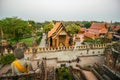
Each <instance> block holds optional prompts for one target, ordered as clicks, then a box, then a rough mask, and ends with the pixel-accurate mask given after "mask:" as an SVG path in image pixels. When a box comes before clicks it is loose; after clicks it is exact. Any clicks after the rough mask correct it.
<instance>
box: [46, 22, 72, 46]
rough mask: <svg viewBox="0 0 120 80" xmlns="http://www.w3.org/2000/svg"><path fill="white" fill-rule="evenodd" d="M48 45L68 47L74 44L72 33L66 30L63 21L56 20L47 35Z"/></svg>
mask: <svg viewBox="0 0 120 80" xmlns="http://www.w3.org/2000/svg"><path fill="white" fill-rule="evenodd" d="M47 42H48V47H62V46H65V47H68V46H71V45H72V39H71V36H70V34H68V33H67V32H66V29H65V27H64V26H63V24H62V23H61V22H56V23H55V25H54V26H53V28H52V29H51V31H49V32H48V36H47Z"/></svg>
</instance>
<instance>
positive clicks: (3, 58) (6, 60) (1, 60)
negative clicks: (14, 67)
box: [0, 54, 15, 64]
mask: <svg viewBox="0 0 120 80" xmlns="http://www.w3.org/2000/svg"><path fill="white" fill-rule="evenodd" d="M14 60H15V56H14V54H6V55H3V56H1V57H0V63H1V64H10V63H12V62H13V61H14Z"/></svg>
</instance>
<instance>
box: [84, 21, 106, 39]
mask: <svg viewBox="0 0 120 80" xmlns="http://www.w3.org/2000/svg"><path fill="white" fill-rule="evenodd" d="M107 32H108V29H107V24H106V23H92V25H91V27H90V28H89V29H87V30H86V32H85V33H84V36H85V37H86V38H92V39H94V38H100V37H102V36H104V35H105V34H106V33H107Z"/></svg>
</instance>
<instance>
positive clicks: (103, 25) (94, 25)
mask: <svg viewBox="0 0 120 80" xmlns="http://www.w3.org/2000/svg"><path fill="white" fill-rule="evenodd" d="M103 27H106V23H93V24H92V25H91V27H90V29H98V30H99V29H102V28H103Z"/></svg>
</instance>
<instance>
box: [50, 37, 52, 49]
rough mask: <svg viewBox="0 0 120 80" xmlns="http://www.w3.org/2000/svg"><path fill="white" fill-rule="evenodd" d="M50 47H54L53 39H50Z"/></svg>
mask: <svg viewBox="0 0 120 80" xmlns="http://www.w3.org/2000/svg"><path fill="white" fill-rule="evenodd" d="M50 47H52V37H50Z"/></svg>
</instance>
